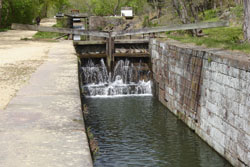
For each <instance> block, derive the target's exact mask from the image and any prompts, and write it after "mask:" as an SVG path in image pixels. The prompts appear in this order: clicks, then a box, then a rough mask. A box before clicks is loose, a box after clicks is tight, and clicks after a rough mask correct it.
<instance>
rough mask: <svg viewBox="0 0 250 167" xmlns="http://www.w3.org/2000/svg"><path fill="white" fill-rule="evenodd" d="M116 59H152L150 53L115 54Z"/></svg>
mask: <svg viewBox="0 0 250 167" xmlns="http://www.w3.org/2000/svg"><path fill="white" fill-rule="evenodd" d="M113 56H114V57H130V58H133V57H141V58H145V57H146V58H147V57H150V54H149V53H114V54H113Z"/></svg>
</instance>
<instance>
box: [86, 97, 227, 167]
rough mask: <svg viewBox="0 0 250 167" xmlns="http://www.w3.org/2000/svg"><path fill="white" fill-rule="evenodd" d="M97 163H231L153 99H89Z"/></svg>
mask: <svg viewBox="0 0 250 167" xmlns="http://www.w3.org/2000/svg"><path fill="white" fill-rule="evenodd" d="M85 102H86V104H87V105H88V107H89V115H88V116H87V120H86V124H87V126H91V130H92V133H93V134H94V136H95V138H96V139H97V141H98V145H99V153H98V155H97V156H96V160H95V162H94V166H96V167H106V166H107V167H127V166H128V167H227V166H230V164H229V163H228V162H227V161H226V160H225V159H223V158H222V157H220V156H219V155H218V154H217V153H216V152H215V151H214V150H213V149H211V148H210V147H209V146H208V145H207V144H206V143H205V142H203V141H202V140H201V139H200V138H199V137H198V136H197V135H196V134H195V133H194V132H192V131H191V130H190V129H189V128H188V127H187V126H186V125H185V124H184V123H183V122H182V121H180V120H178V119H177V118H176V117H175V116H174V115H173V114H172V113H170V112H169V111H168V110H167V109H166V108H165V107H164V106H163V105H162V104H160V102H158V101H157V100H156V99H155V98H153V97H139V96H138V97H119V98H87V99H85Z"/></svg>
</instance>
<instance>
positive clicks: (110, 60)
mask: <svg viewBox="0 0 250 167" xmlns="http://www.w3.org/2000/svg"><path fill="white" fill-rule="evenodd" d="M111 35H112V32H109V38H107V44H106V53H107V66H108V71H109V72H111V70H112V67H113V65H114V56H113V54H114V53H115V42H114V38H113V37H112V36H111Z"/></svg>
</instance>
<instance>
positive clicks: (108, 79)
mask: <svg viewBox="0 0 250 167" xmlns="http://www.w3.org/2000/svg"><path fill="white" fill-rule="evenodd" d="M81 80H82V92H83V94H84V95H85V96H90V97H116V96H135V95H136V96H148V95H152V90H151V85H152V84H151V81H150V71H147V72H146V74H145V71H143V70H142V68H141V62H140V63H139V65H137V66H136V65H134V64H133V63H131V62H130V61H129V60H127V59H126V60H125V61H124V60H119V61H118V62H117V63H116V65H115V67H114V71H113V72H112V73H108V70H107V67H106V65H105V63H104V60H103V59H101V60H100V62H99V63H94V62H93V61H92V60H91V59H89V60H88V62H87V63H86V64H85V65H84V66H83V67H82V72H81Z"/></svg>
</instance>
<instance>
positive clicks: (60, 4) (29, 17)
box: [0, 0, 69, 27]
mask: <svg viewBox="0 0 250 167" xmlns="http://www.w3.org/2000/svg"><path fill="white" fill-rule="evenodd" d="M2 5H3V6H2V10H1V11H0V12H1V16H2V17H1V24H0V26H1V27H8V26H10V25H11V23H14V22H15V23H24V24H31V23H32V21H33V20H34V18H36V17H37V16H41V17H46V16H47V12H48V9H49V8H50V7H53V8H54V9H56V10H55V12H58V11H61V10H65V9H66V8H67V7H68V6H69V1H68V0H4V1H3V4H2Z"/></svg>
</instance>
